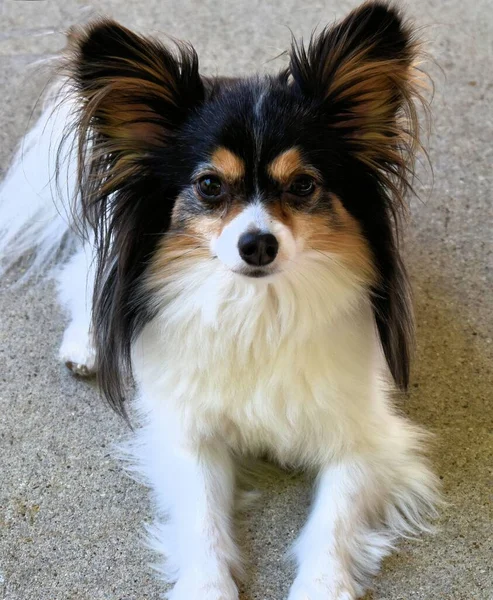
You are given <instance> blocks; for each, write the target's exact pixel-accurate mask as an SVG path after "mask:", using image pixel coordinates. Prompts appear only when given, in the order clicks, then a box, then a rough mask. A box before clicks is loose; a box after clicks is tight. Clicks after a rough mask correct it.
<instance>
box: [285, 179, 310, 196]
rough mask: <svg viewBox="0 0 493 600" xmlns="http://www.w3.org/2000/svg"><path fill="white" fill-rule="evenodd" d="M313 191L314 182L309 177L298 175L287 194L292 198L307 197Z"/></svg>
mask: <svg viewBox="0 0 493 600" xmlns="http://www.w3.org/2000/svg"><path fill="white" fill-rule="evenodd" d="M314 191H315V181H314V179H313V178H312V177H310V176H309V175H299V176H298V177H296V179H295V180H294V181H293V182H292V183H291V185H290V186H289V189H288V192H289V193H290V194H293V195H294V196H309V195H310V194H313V192H314Z"/></svg>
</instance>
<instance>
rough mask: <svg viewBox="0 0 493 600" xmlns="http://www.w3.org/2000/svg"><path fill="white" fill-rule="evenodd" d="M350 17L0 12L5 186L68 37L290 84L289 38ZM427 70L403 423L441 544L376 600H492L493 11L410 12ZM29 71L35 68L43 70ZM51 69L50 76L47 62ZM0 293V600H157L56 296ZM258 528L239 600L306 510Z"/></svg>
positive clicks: (265, 579) (47, 289)
mask: <svg viewBox="0 0 493 600" xmlns="http://www.w3.org/2000/svg"><path fill="white" fill-rule="evenodd" d="M356 4H357V3H356V2H353V1H351V2H349V1H346V0H329V1H326V2H323V1H317V0H303V1H302V0H298V1H293V0H279V1H278V2H271V1H265V0H264V1H261V0H249V1H248V2H247V1H246V0H229V1H223V0H214V1H212V0H182V1H181V2H171V0H169V1H158V0H148V1H147V2H142V1H141V2H137V1H136V0H126V1H125V2H123V1H117V0H113V1H112V2H111V1H107V0H102V1H101V2H100V3H98V4H96V3H93V4H91V5H89V4H88V3H87V2H84V3H80V2H76V1H75V0H64V1H63V2H62V1H61V0H60V1H58V0H57V1H56V2H55V0H53V1H43V0H40V1H32V2H28V1H26V2H24V1H10V0H3V2H0V90H1V95H0V175H1V174H2V173H3V172H5V169H6V167H7V164H8V162H9V159H10V157H11V155H12V152H13V151H14V148H15V146H16V143H17V142H18V140H19V138H20V137H21V136H22V134H23V133H24V132H25V130H26V128H27V127H28V124H29V122H30V118H31V115H32V111H33V107H34V105H35V103H36V101H37V99H38V98H39V95H40V92H41V90H42V89H43V86H44V85H45V83H46V81H47V79H48V75H49V69H47V68H46V66H45V67H43V64H42V59H44V58H46V57H48V56H50V55H52V54H53V53H55V52H57V51H58V50H60V49H61V48H62V47H63V45H64V37H63V35H62V34H61V33H60V32H61V31H63V30H64V29H66V28H67V27H68V26H69V25H71V24H73V23H77V22H83V21H85V20H86V19H87V18H88V17H89V16H91V14H92V15H96V14H108V15H112V16H114V17H115V18H117V19H119V20H121V21H122V22H123V23H124V24H126V25H127V26H130V27H135V28H137V29H138V30H140V31H142V32H151V33H154V34H156V35H159V34H162V33H164V32H166V33H168V34H170V35H172V36H174V37H178V38H185V39H187V40H189V41H191V42H192V43H193V44H194V45H195V46H196V48H197V50H198V53H199V56H200V57H201V60H202V66H203V71H204V72H205V73H209V74H215V73H222V74H225V75H236V74H246V73H251V72H253V71H255V70H259V69H260V70H261V71H262V70H272V69H277V68H280V67H281V65H282V64H284V63H283V60H284V59H283V58H278V59H276V60H273V61H271V59H274V58H275V57H276V56H278V55H279V54H280V53H281V52H282V51H283V50H284V49H286V48H287V47H288V45H289V40H290V31H289V29H290V28H291V29H292V30H293V31H294V32H295V33H296V35H297V36H299V35H305V36H307V35H308V34H309V33H310V31H311V30H312V29H313V28H314V27H315V26H317V25H323V24H325V23H326V22H329V21H331V20H333V19H334V18H335V17H340V16H342V15H343V14H345V13H346V12H347V10H348V8H350V7H352V6H355V5H356ZM408 12H409V13H410V14H411V15H412V16H414V17H416V19H417V21H418V23H419V24H420V25H422V26H423V29H422V36H423V37H424V38H425V39H426V40H427V41H428V42H429V51H430V55H431V57H432V58H433V60H434V63H432V64H431V65H430V67H429V71H430V72H431V74H432V76H433V79H434V81H435V88H436V89H435V96H434V100H433V104H432V111H433V128H432V134H431V138H430V142H429V144H428V147H429V153H430V158H431V162H432V164H433V167H434V182H433V185H432V179H431V176H430V174H429V172H427V171H426V170H425V169H423V171H422V176H421V181H420V182H419V183H418V186H417V187H418V191H419V192H420V195H421V201H414V202H413V207H412V218H411V220H410V224H409V230H408V234H407V236H406V256H407V261H408V264H409V266H410V271H411V274H412V279H413V284H414V289H415V297H416V308H417V317H418V352H417V360H416V363H415V366H414V371H413V377H412V390H411V394H410V397H409V398H406V399H403V400H402V401H401V404H402V410H403V411H405V412H406V413H408V414H409V415H410V416H411V417H412V418H413V419H414V420H415V421H417V422H419V423H421V424H423V425H425V426H426V427H427V428H428V429H430V430H431V431H432V432H433V433H434V434H435V435H436V444H435V453H434V459H433V460H434V464H435V466H436V470H437V471H438V473H439V474H440V477H441V479H442V481H443V488H444V493H445V498H446V501H447V503H448V505H447V507H446V508H445V509H444V510H443V511H442V513H441V518H440V521H439V523H438V526H439V529H438V533H437V534H436V535H435V536H433V537H425V538H423V539H420V540H418V541H408V542H405V543H404V544H402V545H401V546H400V549H399V551H398V552H397V553H395V554H394V555H393V556H392V557H391V558H390V559H389V560H387V561H386V562H385V565H384V568H383V570H382V572H381V574H380V575H379V576H378V578H377V579H376V581H375V589H374V591H373V592H372V593H371V594H369V595H368V599H370V598H371V599H373V600H418V599H419V600H493V510H492V508H493V423H492V421H493V342H492V339H493V320H492V316H493V302H492V289H493V241H492V236H493V198H492V196H493V193H492V173H493V171H492V166H493V108H492V105H493V66H492V63H493V4H492V3H491V0H471V1H469V2H464V0H414V2H409V6H408ZM36 61H38V62H36ZM39 61H41V62H39ZM0 285H1V288H0V460H1V463H0V597H1V598H4V599H8V600H69V599H70V600H103V599H104V600H117V599H125V600H144V599H149V600H151V599H152V600H156V599H157V598H159V595H160V593H161V592H162V587H161V586H160V584H159V583H158V582H157V581H156V580H155V579H154V578H153V575H152V571H151V568H150V567H149V564H150V563H152V560H153V557H152V554H151V553H150V552H149V551H148V550H146V549H145V548H144V547H143V545H142V543H141V533H142V525H141V524H142V522H145V521H148V520H149V519H150V514H151V513H150V505H149V499H148V494H147V492H146V490H145V489H144V488H143V487H141V486H140V485H138V484H137V483H135V482H133V481H132V480H130V479H128V478H127V477H126V476H125V475H124V474H123V472H122V471H121V469H120V467H119V465H118V464H117V462H116V461H115V460H114V459H113V458H112V455H111V446H112V443H113V442H115V441H118V440H121V439H123V438H124V437H125V435H127V432H126V429H125V426H124V425H123V423H122V422H121V421H120V420H119V419H118V418H117V417H116V416H115V415H114V414H112V413H111V411H110V410H109V409H108V408H107V407H106V406H105V405H104V404H103V402H102V401H101V399H100V398H99V396H98V393H97V390H96V389H95V388H94V386H93V385H91V384H90V383H87V382H82V381H78V380H76V379H74V378H73V377H71V376H70V374H69V373H68V372H67V371H66V370H65V368H64V367H62V366H60V365H59V364H58V362H57V360H56V351H57V348H58V345H59V343H60V340H61V336H62V331H63V327H64V319H63V315H62V314H61V313H60V311H59V310H58V309H57V307H56V305H55V302H54V294H53V288H52V286H51V284H48V283H47V284H44V285H41V286H38V287H36V288H27V289H25V288H24V289H18V288H16V289H14V288H13V287H12V286H11V285H10V284H9V281H8V280H7V281H3V282H1V284H0ZM263 488H264V489H263V497H262V499H261V501H260V502H259V504H258V505H257V506H256V507H255V508H254V509H253V510H252V511H251V513H250V514H249V516H248V518H249V522H248V527H247V528H246V530H245V533H244V535H243V546H244V548H245V552H246V554H247V556H248V557H249V562H250V567H249V579H248V582H247V592H246V593H245V595H244V599H245V600H254V599H255V600H283V599H284V598H285V596H286V593H287V590H288V587H289V583H290V581H291V578H292V573H291V569H290V567H289V565H287V564H285V562H283V553H284V552H285V550H286V548H287V546H288V544H289V543H290V541H292V540H293V539H294V536H295V534H296V532H297V531H298V529H299V527H300V525H301V523H302V521H303V518H304V515H305V513H306V509H307V505H308V501H309V489H308V486H307V483H306V482H305V481H303V480H302V479H300V478H294V479H292V478H289V477H287V476H279V477H276V478H274V479H273V480H272V481H271V482H270V483H268V484H263Z"/></svg>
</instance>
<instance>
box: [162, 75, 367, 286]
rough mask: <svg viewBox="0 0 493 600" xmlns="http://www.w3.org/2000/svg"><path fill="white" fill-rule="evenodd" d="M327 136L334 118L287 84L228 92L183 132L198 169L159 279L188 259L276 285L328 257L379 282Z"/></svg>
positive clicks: (168, 240) (189, 174)
mask: <svg viewBox="0 0 493 600" xmlns="http://www.w3.org/2000/svg"><path fill="white" fill-rule="evenodd" d="M323 129H324V115H323V114H320V113H319V110H318V109H317V108H312V107H311V106H310V104H309V103H307V102H306V101H305V100H304V99H303V98H301V97H300V96H299V95H298V94H297V93H295V92H294V91H293V88H292V86H291V85H290V84H289V83H288V82H287V81H280V80H275V79H270V78H269V79H266V80H261V79H254V80H248V81H238V82H233V83H232V82H229V83H227V84H223V85H222V86H221V85H220V86H219V87H218V89H217V90H216V91H215V94H214V98H213V99H211V100H210V101H209V102H208V103H206V104H205V105H204V106H202V107H201V108H200V109H199V110H197V112H196V114H194V115H192V116H191V117H190V120H189V121H188V122H187V124H186V125H185V127H184V129H183V130H182V131H181V132H180V136H181V139H180V144H179V146H180V147H182V148H186V149H187V150H186V156H183V157H182V158H181V160H182V161H183V162H186V164H187V165H188V167H189V168H188V170H187V171H186V172H185V173H184V174H183V179H181V180H180V181H179V182H178V184H177V190H178V193H177V196H176V199H175V200H174V203H173V210H172V214H171V223H170V227H169V229H168V231H167V234H166V236H165V237H164V239H163V242H162V244H161V247H160V249H159V251H158V252H157V256H156V260H157V261H158V266H157V267H156V268H155V269H154V273H155V276H156V277H159V274H160V272H162V273H165V272H166V269H164V267H165V265H166V264H167V262H169V261H173V263H172V264H173V268H174V269H180V268H181V265H180V261H179V259H178V256H179V254H180V253H181V254H182V255H183V261H184V263H189V262H190V259H191V258H192V257H193V258H194V259H197V260H201V259H203V260H211V259H217V261H218V265H217V266H218V268H219V269H223V270H224V271H226V272H231V273H233V274H235V275H237V276H239V277H243V278H267V279H266V280H268V279H269V278H272V277H274V276H277V275H280V274H282V273H284V272H285V271H287V270H293V269H297V268H302V267H301V266H300V261H299V259H300V257H301V256H309V255H310V254H312V255H315V256H316V257H317V258H320V254H322V255H324V256H325V257H326V258H327V260H330V258H331V257H333V258H334V259H335V260H342V261H343V262H345V263H346V264H347V268H348V269H351V270H353V271H354V272H355V274H357V275H358V276H359V277H361V278H362V279H365V280H366V281H368V282H370V281H371V279H372V276H373V260H372V257H371V252H370V249H369V247H368V243H367V241H366V238H365V237H364V236H363V235H362V232H361V227H360V225H359V224H358V222H357V221H356V219H355V218H354V217H353V216H352V215H351V214H350V213H349V211H348V210H347V209H346V207H345V206H344V203H343V201H342V200H341V196H342V189H343V184H344V177H345V175H346V174H343V173H342V172H341V169H343V168H344V167H343V166H342V164H341V162H342V161H341V158H340V157H339V158H338V148H337V141H336V140H335V139H334V140H332V141H331V140H330V136H324V137H321V136H320V132H321V131H322V130H323ZM167 167H168V165H166V164H164V161H163V177H165V178H166V177H170V175H169V173H168V169H167ZM317 253H318V254H317ZM177 260H178V262H177Z"/></svg>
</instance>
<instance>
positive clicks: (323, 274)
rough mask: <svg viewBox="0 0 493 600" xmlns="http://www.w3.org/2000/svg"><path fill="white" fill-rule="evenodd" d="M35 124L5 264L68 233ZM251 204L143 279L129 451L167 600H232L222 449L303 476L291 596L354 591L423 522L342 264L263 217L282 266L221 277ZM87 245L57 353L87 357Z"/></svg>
mask: <svg viewBox="0 0 493 600" xmlns="http://www.w3.org/2000/svg"><path fill="white" fill-rule="evenodd" d="M47 110H48V109H47ZM67 111H68V112H67V113H64V112H63V111H62V112H61V113H60V114H59V116H58V117H57V123H56V125H55V131H56V132H60V131H61V130H62V129H63V127H64V125H65V123H62V122H61V120H62V119H64V116H68V113H69V112H70V107H68V108H67ZM47 114H48V112H46V111H45V116H46V115H47ZM58 118H60V122H58ZM46 135H47V129H46V127H45V126H44V125H43V124H42V122H41V121H40V122H39V123H38V124H37V125H36V126H35V128H34V130H33V131H32V132H31V133H30V134H29V135H28V138H27V140H26V142H25V144H24V146H25V147H26V144H27V148H28V154H27V155H26V153H25V151H24V152H21V153H18V154H17V156H16V158H15V159H14V164H13V167H12V170H11V171H10V173H9V174H8V176H7V179H6V182H5V184H4V185H3V187H2V192H1V198H2V205H1V207H0V219H1V218H2V215H6V216H7V217H8V219H6V220H2V221H1V222H2V224H3V238H2V241H1V242H0V250H1V251H2V253H3V254H4V255H6V259H7V263H9V262H12V260H14V259H17V258H18V256H19V254H20V252H21V251H22V253H24V252H25V251H28V250H31V249H36V248H37V254H36V258H35V261H34V263H33V267H32V269H34V270H35V272H36V271H39V270H40V269H41V268H42V267H43V266H44V265H45V262H46V261H47V260H49V258H50V257H51V256H53V255H54V254H56V252H57V250H58V249H59V247H60V246H61V245H62V244H63V240H64V237H65V236H66V234H67V231H68V230H69V225H67V222H66V221H63V223H64V224H63V225H62V221H61V220H60V219H61V217H60V216H59V213H58V212H57V211H55V210H54V209H53V200H52V197H51V193H50V191H49V187H46V184H45V183H44V182H45V181H48V182H49V181H50V174H51V166H50V158H49V157H50V156H52V144H51V143H48V141H47V139H46V138H45V136H46ZM48 135H51V136H52V134H51V133H50V134H48ZM55 137H56V136H55ZM44 153H46V157H45V156H44ZM23 157H24V158H23ZM26 157H27V160H28V163H26ZM45 159H46V161H47V162H48V166H47V167H42V168H40V166H39V165H38V161H41V160H45ZM34 165H37V167H36V168H37V169H38V170H37V171H36V173H37V174H36V176H35V181H34V182H33V181H32V179H31V178H32V175H31V168H32V167H33V166H34ZM71 169H72V167H68V173H70V172H72V171H71ZM25 171H28V172H29V178H30V179H31V182H32V183H31V184H29V185H28V184H26V183H24V181H23V177H24V172H25ZM69 187H70V185H69ZM19 193H22V202H19V201H18V197H19ZM69 197H70V194H67V199H68V198H69ZM251 210H253V209H250V211H251ZM251 216H252V215H251V214H244V215H240V217H237V218H239V221H237V222H236V223H235V224H234V225H232V227H231V228H230V230H229V233H231V234H232V235H230V236H229V238H228V237H227V236H226V237H225V238H224V239H222V240H220V241H218V240H216V241H215V242H214V243H215V244H216V247H218V248H219V250H218V251H217V254H218V255H219V257H220V259H219V260H212V258H211V260H201V261H200V262H198V261H197V260H194V259H189V260H186V259H184V261H183V268H182V269H181V270H180V271H179V272H177V273H175V274H174V275H173V276H168V278H167V279H166V281H164V280H160V278H159V276H157V277H156V276H154V277H153V278H152V279H149V282H148V293H149V294H150V295H152V298H153V299H154V302H155V308H156V314H157V316H156V317H155V318H154V320H153V321H152V322H150V323H149V324H148V325H147V326H146V327H145V328H144V330H143V331H142V333H141V335H140V336H139V338H138V339H137V340H136V341H135V343H134V346H133V357H132V360H133V368H134V374H135V378H136V383H137V396H136V400H135V402H136V406H137V408H138V411H139V413H140V415H141V420H142V426H141V428H140V429H139V430H138V431H137V433H136V436H135V440H134V442H133V444H132V453H133V458H134V460H135V463H136V468H137V469H139V470H140V472H141V473H142V475H143V476H144V477H145V478H146V480H147V481H148V482H149V484H150V485H151V487H152V489H153V491H154V494H155V498H156V503H157V517H158V518H157V521H156V525H155V526H154V527H153V528H152V536H151V538H152V542H151V543H152V546H153V547H154V548H155V549H156V550H157V551H159V552H160V553H162V554H163V555H164V556H165V557H166V561H163V564H162V574H163V577H164V578H165V579H167V580H170V581H173V582H176V585H175V586H174V588H173V590H172V592H171V593H170V596H169V598H170V599H172V600H235V599H237V598H238V592H237V588H236V585H235V583H234V579H233V575H234V574H240V573H241V571H242V564H241V557H240V553H239V550H238V548H237V547H236V545H235V542H234V532H233V527H232V516H233V514H232V513H233V499H234V483H235V474H234V464H235V461H234V458H235V456H236V455H240V454H252V455H256V454H260V453H267V454H268V455H270V456H271V457H272V458H273V459H274V460H276V461H278V462H279V463H281V464H282V465H286V466H296V467H304V468H309V469H312V470H315V471H316V472H317V473H318V484H317V493H316V497H315V501H314V504H313V508H312V512H311V515H310V517H309V520H308V522H307V524H306V526H305V528H304V529H303V531H302V532H301V534H300V537H299V539H298V541H297V543H296V545H295V547H294V549H293V553H294V556H295V558H296V560H297V562H298V565H299V569H298V574H297V577H296V579H295V581H294V583H293V586H292V589H291V592H290V595H289V600H353V599H354V598H356V597H358V596H360V595H361V594H362V593H363V592H364V589H365V588H366V586H367V585H368V579H369V577H370V576H371V575H373V574H374V573H376V572H377V571H378V569H379V565H380V562H381V560H382V558H383V557H384V556H385V555H387V554H388V553H389V551H390V550H391V548H392V547H393V545H394V543H395V541H396V539H397V538H398V537H399V536H401V535H406V534H409V533H412V532H417V531H419V530H423V529H426V528H427V526H428V525H427V523H428V517H429V516H430V515H431V514H432V513H433V506H434V503H435V501H436V481H435V478H434V476H433V475H432V473H431V471H430V470H429V468H428V466H427V464H426V460H425V459H424V458H423V456H422V453H423V449H424V438H425V436H424V434H423V432H422V431H421V430H420V429H419V428H416V427H414V426H413V425H411V424H410V423H409V421H408V420H407V419H406V418H405V417H403V416H402V415H400V414H398V413H397V412H396V410H395V409H394V407H393V405H392V401H391V391H390V388H389V384H388V373H387V368H386V365H385V361H384V358H383V354H382V350H381V347H380V344H379V341H378V338H377V333H376V330H375V324H374V321H373V316H372V310H371V305H370V299H369V297H368V292H367V290H366V288H365V286H364V285H363V284H362V282H361V281H359V280H358V278H357V277H356V276H355V275H353V274H352V273H351V271H350V269H348V267H347V265H345V264H344V263H343V262H342V261H341V259H340V258H337V257H335V256H330V255H327V256H324V255H321V254H320V253H316V252H310V251H309V250H306V249H304V248H302V247H300V246H296V244H295V245H294V246H293V245H292V244H294V241H293V240H290V239H289V236H287V234H286V232H284V233H280V232H282V228H281V224H279V223H275V222H270V223H268V224H267V225H268V227H269V228H270V230H275V231H276V232H277V233H278V234H279V237H280V238H281V240H282V244H281V246H282V248H281V252H280V254H279V261H281V263H280V264H281V265H282V266H283V268H282V272H281V273H279V274H277V275H274V276H270V277H268V278H266V279H260V280H257V279H249V278H245V277H243V276H241V275H238V274H236V273H233V272H232V268H234V266H237V264H238V262H237V256H236V254H235V252H236V249H235V247H233V246H234V244H235V243H236V241H235V240H237V236H238V235H239V234H240V233H241V231H242V228H243V227H246V228H247V227H248V226H249V223H250V224H251V220H252V219H251ZM254 216H255V215H254ZM257 217H259V218H260V217H262V218H264V217H265V215H260V216H259V215H257ZM255 218H256V217H255ZM240 225H241V226H240ZM264 225H265V224H264ZM233 233H234V235H233ZM228 235H229V234H228ZM283 236H284V237H283ZM16 239H21V240H22V242H21V244H20V246H18V247H17V248H14V249H13V250H11V248H12V245H11V243H12V241H13V240H16ZM228 239H229V242H228ZM228 244H229V245H228ZM290 244H291V246H290ZM283 248H284V249H286V248H290V249H289V251H286V252H285V253H284V254H283V252H282V249H283ZM90 257H91V249H90V248H87V247H86V248H85V249H84V248H83V247H82V245H79V246H78V249H77V250H76V253H75V255H73V256H72V258H71V259H70V260H69V261H68V262H66V263H65V265H64V268H63V271H62V273H61V274H60V275H59V286H60V296H61V300H62V302H63V304H64V305H65V306H66V307H67V308H68V309H69V310H70V311H71V313H72V314H71V318H72V321H71V325H70V326H69V328H68V329H67V332H66V335H65V337H64V342H63V348H62V351H61V356H62V358H63V360H64V361H70V360H73V361H74V362H76V363H77V364H85V363H87V366H90V365H89V363H90V361H91V360H92V345H91V339H90V332H89V311H88V305H87V301H86V298H87V297H88V296H84V294H83V292H84V288H85V291H86V293H87V294H90V289H91V286H92V282H91V278H92V277H93V273H92V270H91V260H90ZM283 257H284V258H283ZM283 260H284V263H283V262H282V261H283ZM230 263H231V264H230ZM233 263H234V265H233ZM88 278H89V281H88ZM86 282H88V283H87V285H86ZM71 353H73V354H74V356H73V357H71V356H70V354H71Z"/></svg>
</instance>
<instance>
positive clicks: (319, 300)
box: [134, 268, 378, 464]
mask: <svg viewBox="0 0 493 600" xmlns="http://www.w3.org/2000/svg"><path fill="white" fill-rule="evenodd" d="M311 275H312V276H313V278H314V280H315V279H316V275H317V268H312V271H310V270H308V281H307V282H300V281H299V280H297V281H295V280H292V279H290V278H289V276H287V277H286V278H285V279H283V280H282V281H281V282H280V283H275V282H273V283H269V284H267V283H266V282H263V281H262V282H258V283H257V284H255V285H252V282H251V281H248V282H246V283H245V282H243V281H242V280H241V279H240V278H238V277H235V278H234V279H233V278H229V279H225V278H224V277H222V276H221V275H217V274H216V275H211V277H210V278H205V277H204V278H203V280H201V281H200V282H197V281H194V285H195V291H194V293H193V294H191V295H190V294H188V295H181V294H177V295H176V296H175V297H174V299H172V300H168V301H167V303H166V305H165V308H164V309H163V310H162V311H161V312H160V313H159V314H158V316H157V317H156V318H155V319H154V320H153V321H152V322H151V323H150V324H149V325H148V326H147V327H146V329H145V330H144V332H143V334H142V335H141V336H140V338H139V340H138V341H137V343H136V344H135V348H134V363H135V367H136V368H135V371H136V374H137V378H138V382H139V384H140V388H141V392H142V395H144V396H146V397H149V398H150V397H152V398H154V401H153V406H152V409H153V410H154V411H155V410H156V408H157V407H156V406H155V403H156V400H155V399H156V398H159V399H160V402H162V403H163V410H166V408H170V404H171V405H174V408H176V409H178V412H179V413H180V414H181V415H182V418H184V419H185V420H186V422H187V427H188V428H189V430H190V432H191V433H192V436H193V437H194V438H195V439H197V441H198V442H199V441H200V440H203V439H207V438H212V437H218V436H219V437H220V438H223V439H226V441H227V442H228V444H229V445H230V446H231V447H232V448H234V449H235V450H238V451H241V452H253V453H259V452H267V453H269V454H271V455H272V456H274V457H275V458H276V459H277V460H279V461H281V462H283V463H292V464H316V463H318V462H319V461H321V460H327V458H329V457H328V456H327V454H338V453H339V452H340V451H341V450H342V446H344V447H345V448H347V446H348V445H351V444H352V443H354V440H355V439H358V440H361V439H362V437H364V432H363V431H362V428H363V427H364V426H365V425H366V424H367V423H368V419H371V414H370V413H371V412H372V410H373V408H372V405H373V402H372V399H371V398H369V396H368V395H369V390H371V389H372V387H373V386H372V385H371V384H370V385H369V382H370V379H371V378H372V377H374V376H375V364H371V362H372V361H374V360H378V352H375V351H374V349H373V348H372V346H375V347H376V343H375V336H374V325H373V321H372V315H371V309H370V306H369V304H368V303H367V302H365V301H363V300H361V299H360V300H359V301H356V300H355V303H353V302H352V301H351V300H354V298H351V296H352V295H353V293H354V292H355V288H354V286H352V285H349V282H348V286H347V287H344V286H339V289H337V288H336V295H334V292H332V293H328V294H324V293H323V287H324V286H323V281H324V279H322V280H319V282H318V285H315V284H313V282H312V281H310V279H312V277H311ZM326 279H327V275H325V280H326ZM328 289H330V288H328ZM337 292H338V293H337ZM343 304H344V305H345V307H346V309H345V310H342V309H341V306H342V305H343ZM348 307H349V308H348ZM165 407H166V408H165ZM364 414H368V418H362V416H363V415H364ZM322 448H323V452H324V453H325V455H324V456H320V453H321V449H322Z"/></svg>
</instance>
